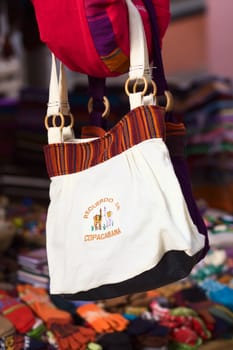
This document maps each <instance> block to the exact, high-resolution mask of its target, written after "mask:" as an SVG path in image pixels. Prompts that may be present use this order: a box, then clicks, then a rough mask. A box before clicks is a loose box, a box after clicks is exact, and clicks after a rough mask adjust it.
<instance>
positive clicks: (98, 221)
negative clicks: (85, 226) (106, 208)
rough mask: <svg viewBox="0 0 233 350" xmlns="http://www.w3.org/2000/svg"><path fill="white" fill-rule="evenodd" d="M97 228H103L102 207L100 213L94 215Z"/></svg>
mask: <svg viewBox="0 0 233 350" xmlns="http://www.w3.org/2000/svg"><path fill="white" fill-rule="evenodd" d="M93 221H94V228H95V230H101V228H102V209H101V208H100V211H99V214H96V215H94V216H93Z"/></svg>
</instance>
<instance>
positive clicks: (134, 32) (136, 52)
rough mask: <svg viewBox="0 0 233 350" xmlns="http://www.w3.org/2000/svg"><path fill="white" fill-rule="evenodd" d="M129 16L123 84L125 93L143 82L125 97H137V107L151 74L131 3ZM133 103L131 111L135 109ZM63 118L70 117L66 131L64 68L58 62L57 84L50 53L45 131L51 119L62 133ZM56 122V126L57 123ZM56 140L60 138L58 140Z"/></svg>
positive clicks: (139, 21) (128, 0) (67, 109)
mask: <svg viewBox="0 0 233 350" xmlns="http://www.w3.org/2000/svg"><path fill="white" fill-rule="evenodd" d="M126 5H127V8H128V15H129V34H130V69H129V78H128V79H127V81H126V89H127V91H128V89H129V88H128V85H129V82H130V81H135V80H136V82H135V84H136V85H137V80H143V82H144V89H143V91H140V92H135V91H134V92H133V94H131V93H129V98H130V99H131V98H132V96H137V97H138V98H137V102H136V104H138V105H140V103H141V101H140V99H141V98H142V96H143V95H145V93H146V90H147V87H148V81H151V70H150V66H149V57H148V49H147V43H146V37H145V32H144V27H143V22H142V19H141V16H140V14H139V11H138V10H137V8H136V6H135V5H134V4H133V3H132V0H126ZM136 85H134V87H136ZM136 104H135V103H134V107H135V106H136ZM64 115H65V116H70V124H69V125H68V127H70V128H71V127H72V126H73V123H74V119H73V115H72V114H71V112H70V106H69V102H68V90H67V81H66V75H65V71H64V65H63V63H61V62H60V73H59V80H58V77H57V66H56V58H55V56H54V54H53V53H52V64H51V76H50V84H49V101H48V107H47V115H46V117H45V126H46V128H47V129H49V118H50V117H52V126H53V127H54V128H60V129H63V128H64V126H65V118H64ZM58 118H59V119H60V123H58V122H57V119H58ZM58 139H60V136H59V137H58Z"/></svg>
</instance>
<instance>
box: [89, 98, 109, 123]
mask: <svg viewBox="0 0 233 350" xmlns="http://www.w3.org/2000/svg"><path fill="white" fill-rule="evenodd" d="M103 104H104V106H105V110H104V111H103V113H102V118H108V116H109V113H110V102H109V100H108V98H107V97H106V96H104V97H103ZM87 109H88V113H89V114H91V112H92V111H93V97H90V98H89V101H88V104H87Z"/></svg>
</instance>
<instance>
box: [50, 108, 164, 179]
mask: <svg viewBox="0 0 233 350" xmlns="http://www.w3.org/2000/svg"><path fill="white" fill-rule="evenodd" d="M164 136H165V123H164V110H163V109H161V108H158V107H156V106H144V107H138V108H136V109H134V110H132V111H130V112H129V113H128V114H126V115H125V116H124V117H123V118H122V119H121V120H120V121H119V122H118V123H117V124H116V125H115V126H114V127H113V128H112V129H110V130H109V131H108V132H106V133H105V135H104V136H102V137H99V138H98V139H96V140H93V141H90V142H82V143H56V144H49V145H46V146H44V154H45V161H46V166H47V171H48V174H49V177H53V176H59V175H66V174H73V173H77V172H79V171H82V170H85V169H88V168H90V167H92V166H94V165H97V164H100V163H102V162H104V161H105V160H107V159H110V158H112V157H114V156H116V155H118V154H120V153H122V152H124V151H126V150H127V149H129V148H131V147H133V146H134V145H137V144H139V143H140V142H143V141H145V140H149V139H151V138H163V139H164Z"/></svg>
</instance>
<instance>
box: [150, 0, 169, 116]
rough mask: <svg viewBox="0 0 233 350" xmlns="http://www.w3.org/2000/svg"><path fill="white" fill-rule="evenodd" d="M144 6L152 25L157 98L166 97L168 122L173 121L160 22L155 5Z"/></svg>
mask: <svg viewBox="0 0 233 350" xmlns="http://www.w3.org/2000/svg"><path fill="white" fill-rule="evenodd" d="M143 2H144V5H145V7H146V9H147V12H148V14H149V17H150V24H151V31H152V37H153V42H152V44H153V45H152V56H153V65H154V66H155V68H154V69H153V71H152V76H153V79H154V81H156V86H157V96H163V95H164V96H165V97H166V100H167V103H166V107H165V109H166V111H167V113H166V120H167V121H168V120H169V119H172V118H173V117H172V115H171V111H172V109H173V96H172V94H171V93H170V91H169V88H168V84H167V80H166V77H165V72H164V66H163V59H162V55H161V46H160V41H159V26H158V20H157V16H156V13H155V8H154V4H153V3H152V0H143Z"/></svg>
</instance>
